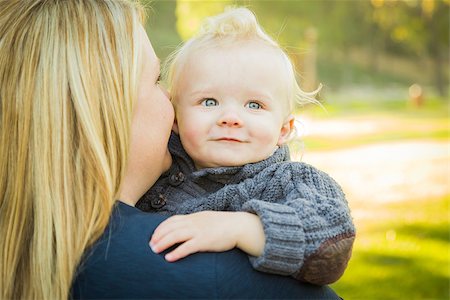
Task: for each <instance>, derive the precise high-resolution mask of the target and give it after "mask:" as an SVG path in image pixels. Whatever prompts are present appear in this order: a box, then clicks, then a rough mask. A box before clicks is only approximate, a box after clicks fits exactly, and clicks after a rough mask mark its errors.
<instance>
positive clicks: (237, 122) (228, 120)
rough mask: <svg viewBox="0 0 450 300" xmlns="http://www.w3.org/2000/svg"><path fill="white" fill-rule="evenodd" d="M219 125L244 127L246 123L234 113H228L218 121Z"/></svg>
mask: <svg viewBox="0 0 450 300" xmlns="http://www.w3.org/2000/svg"><path fill="white" fill-rule="evenodd" d="M217 125H219V126H228V127H242V126H243V125H244V122H243V120H242V118H241V117H240V116H239V115H238V114H237V113H236V112H233V111H227V112H225V113H224V114H222V116H221V117H220V118H219V119H218V120H217Z"/></svg>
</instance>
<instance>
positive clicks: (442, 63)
mask: <svg viewBox="0 0 450 300" xmlns="http://www.w3.org/2000/svg"><path fill="white" fill-rule="evenodd" d="M371 3H372V5H373V7H374V12H373V21H374V23H375V24H376V25H377V26H378V28H379V29H380V30H381V32H382V33H384V34H385V36H386V37H387V39H386V41H387V42H388V43H387V46H388V47H389V48H388V49H387V50H388V51H390V52H394V53H397V54H401V55H407V56H418V57H424V56H426V57H428V58H429V59H431V60H432V62H433V68H434V70H433V71H434V72H433V73H434V83H435V86H436V89H437V91H438V92H439V94H440V95H441V96H445V95H446V94H447V88H448V86H447V84H448V80H449V74H448V62H449V34H450V33H449V30H450V27H449V26H450V24H449V19H450V14H449V13H450V11H449V9H450V2H449V1H442V0H421V1H419V0H416V1H411V0H397V1H384V0H372V1H371Z"/></svg>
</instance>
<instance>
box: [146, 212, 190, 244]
mask: <svg viewBox="0 0 450 300" xmlns="http://www.w3.org/2000/svg"><path fill="white" fill-rule="evenodd" d="M182 217H183V216H173V217H170V218H168V219H167V220H165V221H164V222H162V223H161V224H159V225H158V227H156V229H155V231H154V232H153V234H152V237H151V239H150V245H153V244H156V243H158V242H159V240H160V239H161V238H163V237H164V236H166V235H168V234H169V233H170V232H172V231H175V230H177V228H180V227H182V226H181V225H180V222H181V221H182V220H183V218H182Z"/></svg>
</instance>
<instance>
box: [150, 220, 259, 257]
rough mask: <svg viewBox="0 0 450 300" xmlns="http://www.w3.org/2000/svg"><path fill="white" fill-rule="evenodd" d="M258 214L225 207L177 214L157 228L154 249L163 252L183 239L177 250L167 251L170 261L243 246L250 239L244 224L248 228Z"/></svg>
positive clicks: (153, 242)
mask: <svg viewBox="0 0 450 300" xmlns="http://www.w3.org/2000/svg"><path fill="white" fill-rule="evenodd" d="M255 217H256V216H254V215H252V214H249V213H246V212H221V211H201V212H197V213H193V214H190V215H177V216H173V217H170V218H168V219H167V220H165V221H164V222H162V223H161V224H160V225H159V226H158V227H157V228H156V229H155V232H154V233H153V236H152V238H151V240H150V247H151V248H152V250H153V252H155V253H160V252H162V251H164V250H166V249H167V248H170V247H171V246H173V245H175V244H178V243H181V245H179V246H178V247H177V248H175V250H173V251H171V252H170V253H168V254H166V255H165V259H166V260H167V261H169V262H174V261H176V260H179V259H180V258H183V257H186V256H188V255H190V254H192V253H195V252H203V251H213V252H222V251H227V250H230V249H232V248H234V247H239V246H240V244H241V241H242V240H245V239H246V234H242V232H241V231H242V228H245V227H242V226H245V225H246V223H248V222H249V221H250V220H254V218H255ZM256 218H257V217H256ZM250 222H252V221H250ZM258 222H259V220H258ZM263 235H264V233H263ZM263 246H264V240H263ZM242 250H244V251H245V250H246V249H242Z"/></svg>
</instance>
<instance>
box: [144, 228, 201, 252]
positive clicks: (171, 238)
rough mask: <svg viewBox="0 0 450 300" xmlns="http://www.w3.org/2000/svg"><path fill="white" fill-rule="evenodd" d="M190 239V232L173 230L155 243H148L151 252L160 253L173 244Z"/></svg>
mask: <svg viewBox="0 0 450 300" xmlns="http://www.w3.org/2000/svg"><path fill="white" fill-rule="evenodd" d="M191 238H192V234H191V231H189V230H187V229H178V230H173V231H171V232H169V233H167V234H165V235H164V236H162V237H161V239H159V240H158V241H157V242H153V239H152V240H151V241H150V247H151V248H152V250H153V252H155V253H160V252H162V251H164V250H166V249H167V248H170V247H172V246H173V245H175V244H178V243H182V242H185V241H187V240H189V239H191Z"/></svg>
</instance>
